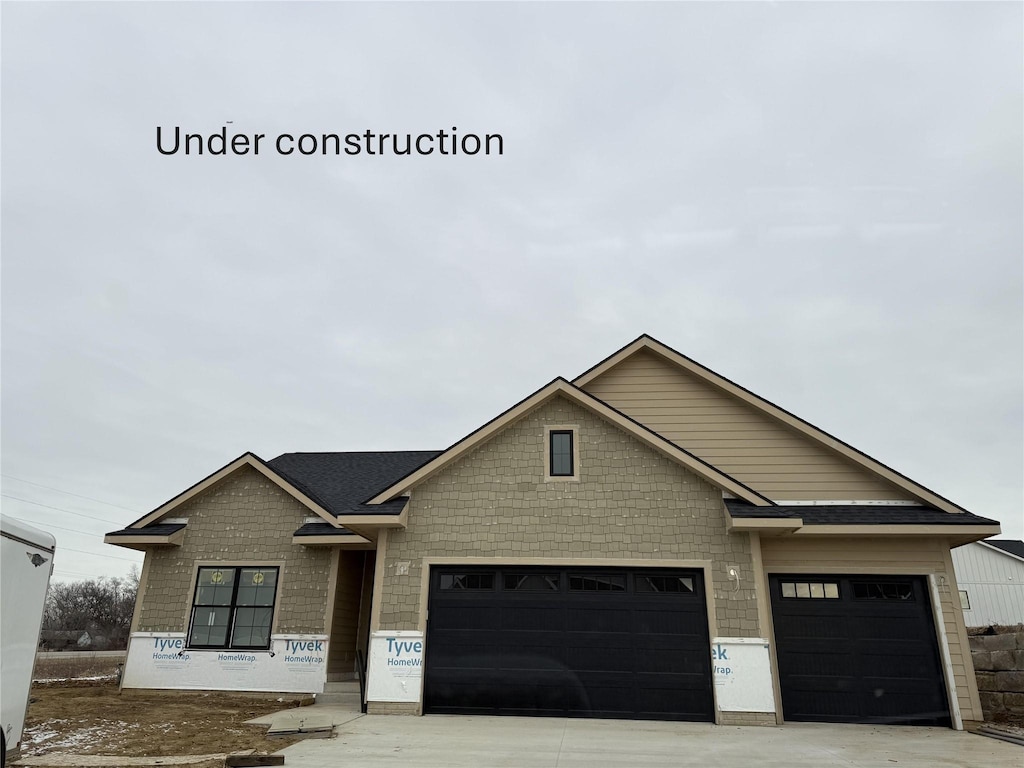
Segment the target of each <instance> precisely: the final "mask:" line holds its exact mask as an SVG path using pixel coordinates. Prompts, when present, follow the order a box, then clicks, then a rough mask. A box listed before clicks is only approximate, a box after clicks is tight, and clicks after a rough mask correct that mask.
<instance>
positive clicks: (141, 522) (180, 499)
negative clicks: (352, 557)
mask: <svg viewBox="0 0 1024 768" xmlns="http://www.w3.org/2000/svg"><path fill="white" fill-rule="evenodd" d="M246 466H248V467H251V468H252V469H255V470H256V471H257V472H259V473H260V474H261V475H263V476H264V477H265V478H267V479H268V480H270V481H271V482H272V483H274V484H275V485H276V486H278V487H279V488H281V490H283V491H285V493H287V494H288V495H290V496H291V497H292V498H294V499H295V500H296V501H298V502H299V503H300V504H302V505H303V506H305V507H306V508H307V509H309V510H310V511H311V512H314V513H315V514H316V515H318V516H319V517H321V518H322V519H323V520H324V521H325V522H327V523H330V524H331V525H332V526H334V527H338V522H337V519H336V518H335V517H334V515H333V514H331V512H330V511H329V510H327V509H326V508H325V507H324V506H323V505H322V504H320V502H318V501H316V500H315V499H312V498H310V496H309V495H308V494H306V493H305V492H304V491H302V490H301V489H299V488H297V487H296V486H295V485H294V484H293V483H291V482H290V481H289V480H287V479H286V478H284V477H283V476H282V475H281V474H280V473H278V472H277V471H276V470H275V469H274V468H273V467H271V466H270V465H269V464H267V462H265V461H264V460H263V459H261V458H260V457H259V456H257V455H256V454H254V453H251V452H246V453H243V454H242V455H241V456H239V457H238V458H237V459H235V460H234V461H231V462H228V463H227V464H225V465H224V466H223V467H221V468H220V469H218V470H217V471H215V472H213V473H212V474H210V475H207V476H206V477H204V478H203V479H202V480H200V481H199V482H198V483H196V484H195V485H193V486H191V487H190V488H188V489H186V490H185V491H182V492H181V493H179V494H178V495H177V496H175V497H174V498H172V499H170V500H169V501H167V502H165V503H163V504H161V505H160V506H159V507H157V508H156V509H154V510H153V511H152V512H150V513H149V514H147V515H145V516H144V517H141V518H139V519H138V520H136V521H135V522H134V523H131V524H130V525H129V526H128V527H129V528H144V527H145V526H147V525H151V524H153V523H154V522H156V521H157V520H159V519H160V518H161V517H164V516H165V515H167V514H170V513H171V512H173V511H174V510H176V509H178V508H180V507H182V506H183V505H185V504H187V503H188V502H189V501H191V500H192V499H194V498H196V497H197V496H199V495H200V494H202V493H204V492H205V491H207V490H209V489H210V488H211V487H213V486H214V485H215V484H217V483H219V482H220V481H221V480H223V479H224V478H226V477H228V476H229V475H231V474H233V473H234V472H237V471H238V470H239V469H241V468H243V467H246Z"/></svg>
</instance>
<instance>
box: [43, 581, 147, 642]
mask: <svg viewBox="0 0 1024 768" xmlns="http://www.w3.org/2000/svg"><path fill="white" fill-rule="evenodd" d="M138 588H139V572H138V568H136V567H135V566H132V570H131V571H130V572H129V574H128V576H127V577H125V578H118V577H106V578H104V577H100V578H97V579H86V580H84V581H73V582H67V583H57V584H51V585H50V590H49V592H47V594H46V609H45V612H44V614H43V629H44V630H64V631H76V632H77V631H83V632H88V633H89V634H90V636H91V637H92V638H93V644H92V646H91V647H92V648H96V649H102V648H125V647H127V645H128V632H129V630H130V629H131V622H132V612H133V611H134V609H135V595H136V593H137V591H138Z"/></svg>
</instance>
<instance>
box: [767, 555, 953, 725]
mask: <svg viewBox="0 0 1024 768" xmlns="http://www.w3.org/2000/svg"><path fill="white" fill-rule="evenodd" d="M770 583H771V598H772V616H773V620H774V624H775V642H776V652H777V657H778V663H779V679H780V683H781V688H782V709H783V713H784V715H785V718H786V720H804V721H816V722H846V723H893V724H910V725H949V724H950V717H949V706H948V703H947V698H946V690H945V686H944V683H943V676H942V666H941V662H940V657H939V649H938V641H937V638H936V635H935V624H934V622H933V620H932V607H931V600H930V599H929V595H928V585H927V582H926V580H925V578H924V577H921V576H836V575H807V574H795V575H789V576H772V577H771V579H770Z"/></svg>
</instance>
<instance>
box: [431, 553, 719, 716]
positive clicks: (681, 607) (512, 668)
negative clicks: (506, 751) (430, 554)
mask: <svg viewBox="0 0 1024 768" xmlns="http://www.w3.org/2000/svg"><path fill="white" fill-rule="evenodd" d="M424 710H425V711H426V712H428V713H462V714H508V715H553V716H561V717H565V716H570V717H615V718H635V719H658V720H702V721H711V720H713V717H714V704H713V700H712V693H711V664H710V651H709V638H708V625H707V609H706V607H705V599H704V581H703V574H702V572H701V571H691V570H650V569H625V568H537V567H533V568H525V567H458V568H453V567H434V568H433V569H432V570H431V574H430V604H429V614H428V620H427V634H426V669H425V681H424Z"/></svg>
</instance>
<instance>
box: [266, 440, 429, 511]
mask: <svg viewBox="0 0 1024 768" xmlns="http://www.w3.org/2000/svg"><path fill="white" fill-rule="evenodd" d="M439 453H440V451H363V452H356V453H285V454H282V455H280V456H278V457H277V458H276V459H271V460H270V461H268V462H267V463H268V464H269V465H270V466H271V467H272V468H273V469H274V471H275V472H278V473H279V474H280V475H281V476H282V477H284V478H285V480H288V481H289V482H290V483H293V484H294V485H295V486H297V487H298V488H300V489H301V490H303V491H305V492H307V493H308V495H309V496H311V497H313V498H315V499H317V500H320V501H322V502H323V506H324V507H325V508H326V509H327V510H328V511H330V512H331V513H333V514H335V515H344V514H348V515H352V514H358V515H372V514H378V515H380V514H385V515H394V514H398V513H399V512H401V511H402V508H403V507H404V506H405V502H404V501H403V500H401V499H399V500H396V501H392V502H387V503H385V504H380V505H377V506H373V507H370V506H367V505H365V504H363V502H365V501H366V500H367V499H370V498H372V497H373V496H374V495H375V494H376V493H378V492H380V491H382V490H384V489H385V488H387V487H388V486H389V485H391V484H392V483H394V482H395V481H397V480H399V479H400V478H402V477H405V476H406V475H407V474H409V473H410V472H412V471H413V470H414V469H416V468H417V467H419V466H421V465H423V464H426V463H427V462H428V461H430V460H431V459H433V458H434V457H435V456H437V455H438V454H439Z"/></svg>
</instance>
